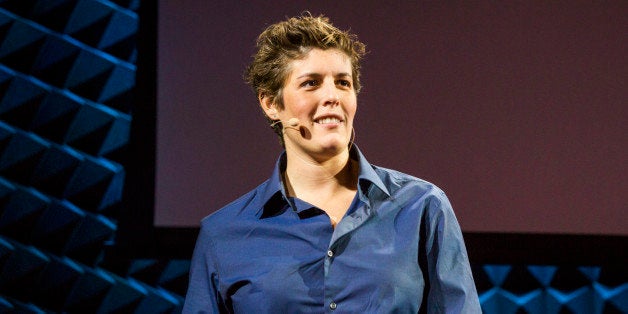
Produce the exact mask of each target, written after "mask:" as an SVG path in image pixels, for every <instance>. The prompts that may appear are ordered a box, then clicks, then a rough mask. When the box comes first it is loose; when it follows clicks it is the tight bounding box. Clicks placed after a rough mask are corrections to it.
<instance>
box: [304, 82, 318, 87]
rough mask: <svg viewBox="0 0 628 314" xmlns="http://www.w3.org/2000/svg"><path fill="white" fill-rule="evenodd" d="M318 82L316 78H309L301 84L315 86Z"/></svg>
mask: <svg viewBox="0 0 628 314" xmlns="http://www.w3.org/2000/svg"><path fill="white" fill-rule="evenodd" d="M316 84H317V82H316V80H307V81H305V82H303V83H301V86H303V87H313V86H316Z"/></svg>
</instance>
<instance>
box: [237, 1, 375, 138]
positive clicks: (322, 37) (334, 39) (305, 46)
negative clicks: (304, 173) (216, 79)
mask: <svg viewBox="0 0 628 314" xmlns="http://www.w3.org/2000/svg"><path fill="white" fill-rule="evenodd" d="M256 47H257V52H256V53H255V54H254V55H253V61H252V62H251V64H250V65H249V66H248V67H247V69H246V72H245V75H244V78H245V80H246V82H247V83H248V84H249V85H250V86H251V87H252V88H253V90H254V92H255V95H256V96H258V97H269V99H270V100H271V101H272V102H274V103H276V104H277V105H278V106H279V108H280V109H283V97H282V88H283V86H284V83H285V81H286V79H287V77H288V74H289V70H290V69H289V66H290V62H291V61H293V60H298V59H302V58H304V57H305V55H306V54H307V53H308V52H309V51H311V50H312V49H313V48H319V49H323V50H326V49H338V50H340V51H342V52H344V53H345V54H347V56H348V57H349V58H350V60H351V71H352V73H351V74H352V77H353V88H354V89H355V92H356V94H357V93H359V92H360V88H361V85H360V60H361V59H362V57H363V56H364V54H365V45H364V44H363V43H362V42H360V41H358V39H357V36H356V35H354V34H350V33H349V32H346V31H341V30H339V29H338V28H336V27H335V26H333V25H332V24H331V22H330V21H329V18H327V17H325V16H323V15H320V16H317V17H314V16H312V15H311V14H310V13H309V12H305V13H303V14H302V15H301V16H298V17H293V18H289V19H287V20H285V21H282V22H279V23H276V24H272V25H270V26H268V27H267V28H266V29H265V30H264V31H263V32H262V33H261V34H260V35H259V37H258V38H257V44H256ZM269 123H271V126H272V127H273V129H274V130H275V132H276V133H277V134H278V135H279V137H280V140H282V139H283V136H282V133H283V132H282V127H281V125H280V123H273V121H272V120H270V119H269ZM282 143H283V141H282Z"/></svg>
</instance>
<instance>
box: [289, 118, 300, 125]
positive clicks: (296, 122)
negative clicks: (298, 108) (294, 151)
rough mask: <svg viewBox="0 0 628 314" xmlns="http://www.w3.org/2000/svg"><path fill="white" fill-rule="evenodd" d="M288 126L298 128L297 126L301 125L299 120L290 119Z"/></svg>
mask: <svg viewBox="0 0 628 314" xmlns="http://www.w3.org/2000/svg"><path fill="white" fill-rule="evenodd" d="M288 124H289V125H290V126H297V125H299V118H290V120H288Z"/></svg>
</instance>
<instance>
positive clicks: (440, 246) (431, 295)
mask: <svg viewBox="0 0 628 314" xmlns="http://www.w3.org/2000/svg"><path fill="white" fill-rule="evenodd" d="M422 227H423V228H425V233H424V236H425V237H426V239H425V242H424V247H423V249H424V250H425V253H424V254H425V256H426V262H427V271H428V278H427V285H429V291H427V304H426V305H427V307H426V309H427V312H428V313H482V310H481V308H480V302H479V298H478V294H477V291H476V288H475V283H474V281H473V275H472V273H471V267H470V265H469V258H468V256H467V251H466V248H465V245H464V240H463V238H462V231H461V230H460V226H459V224H458V221H457V219H456V216H455V215H454V212H453V209H452V207H451V204H450V202H449V200H448V199H447V197H446V196H445V194H444V193H443V192H442V191H439V193H437V195H436V196H435V197H433V198H432V199H431V200H430V201H429V203H428V204H427V208H426V211H425V216H424V223H423V224H422Z"/></svg>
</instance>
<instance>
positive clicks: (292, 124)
mask: <svg viewBox="0 0 628 314" xmlns="http://www.w3.org/2000/svg"><path fill="white" fill-rule="evenodd" d="M281 122H283V121H281V120H276V121H275V122H273V123H271V124H270V126H271V127H274V126H275V125H276V124H277V123H281ZM299 122H300V121H299V118H290V119H289V120H288V121H286V123H287V124H288V126H290V127H293V128H295V127H297V126H299ZM283 128H284V129H285V128H286V126H284V127H283Z"/></svg>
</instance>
